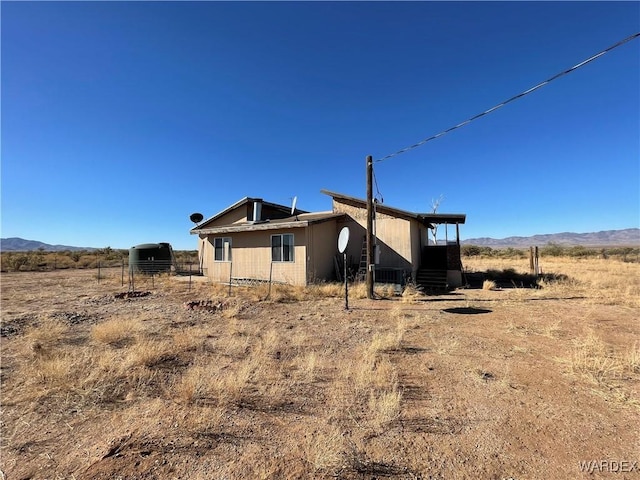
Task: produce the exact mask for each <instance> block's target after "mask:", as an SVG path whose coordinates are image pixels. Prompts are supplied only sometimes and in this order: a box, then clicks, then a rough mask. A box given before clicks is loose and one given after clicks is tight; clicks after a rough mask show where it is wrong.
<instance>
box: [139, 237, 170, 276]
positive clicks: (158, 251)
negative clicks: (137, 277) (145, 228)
mask: <svg viewBox="0 0 640 480" xmlns="http://www.w3.org/2000/svg"><path fill="white" fill-rule="evenodd" d="M172 264H173V249H172V248H171V244H169V243H144V244H142V245H136V246H135V247H131V248H130V249H129V270H130V271H132V272H141V273H149V274H152V273H161V272H169V271H171V265H172Z"/></svg>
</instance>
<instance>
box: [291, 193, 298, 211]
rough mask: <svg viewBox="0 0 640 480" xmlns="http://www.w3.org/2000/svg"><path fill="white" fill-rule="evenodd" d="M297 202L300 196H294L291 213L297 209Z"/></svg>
mask: <svg viewBox="0 0 640 480" xmlns="http://www.w3.org/2000/svg"><path fill="white" fill-rule="evenodd" d="M296 203H298V197H293V202H291V215H293V214H294V213H295V211H296Z"/></svg>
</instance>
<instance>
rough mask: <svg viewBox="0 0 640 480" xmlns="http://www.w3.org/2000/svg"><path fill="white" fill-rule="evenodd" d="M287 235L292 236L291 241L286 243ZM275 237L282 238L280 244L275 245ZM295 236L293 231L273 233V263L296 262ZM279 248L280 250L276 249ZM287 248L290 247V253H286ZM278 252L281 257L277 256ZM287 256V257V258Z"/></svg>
mask: <svg viewBox="0 0 640 480" xmlns="http://www.w3.org/2000/svg"><path fill="white" fill-rule="evenodd" d="M285 237H288V238H290V239H291V240H290V243H287V244H285V241H284V239H285ZM274 238H279V239H280V245H274ZM295 246H296V243H295V236H294V235H293V233H274V234H272V235H271V261H272V262H273V263H294V262H295V261H296V256H295ZM275 248H277V249H278V250H274V249H275ZM285 248H288V255H285ZM276 251H277V252H278V254H279V255H278V257H279V259H277V258H275V257H276V256H275V255H274V253H275V252H276ZM285 257H286V258H285Z"/></svg>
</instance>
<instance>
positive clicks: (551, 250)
mask: <svg viewBox="0 0 640 480" xmlns="http://www.w3.org/2000/svg"><path fill="white" fill-rule="evenodd" d="M460 253H461V255H462V256H463V257H467V258H468V257H480V258H506V259H524V258H529V249H528V248H513V247H508V248H491V247H487V246H478V245H462V246H461V247H460ZM539 254H540V256H541V257H570V258H582V259H587V258H589V259H592V258H602V259H613V260H621V261H623V262H639V261H640V247H637V246H636V247H604V248H593V247H585V246H582V245H573V246H566V245H560V244H557V243H548V244H546V245H543V246H541V247H540V249H539Z"/></svg>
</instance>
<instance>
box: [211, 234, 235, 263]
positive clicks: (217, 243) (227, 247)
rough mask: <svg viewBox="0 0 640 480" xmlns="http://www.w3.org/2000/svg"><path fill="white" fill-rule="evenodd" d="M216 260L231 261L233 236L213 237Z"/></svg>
mask: <svg viewBox="0 0 640 480" xmlns="http://www.w3.org/2000/svg"><path fill="white" fill-rule="evenodd" d="M213 249H214V252H215V253H214V260H215V261H216V262H230V261H231V237H218V238H214V239H213Z"/></svg>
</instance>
